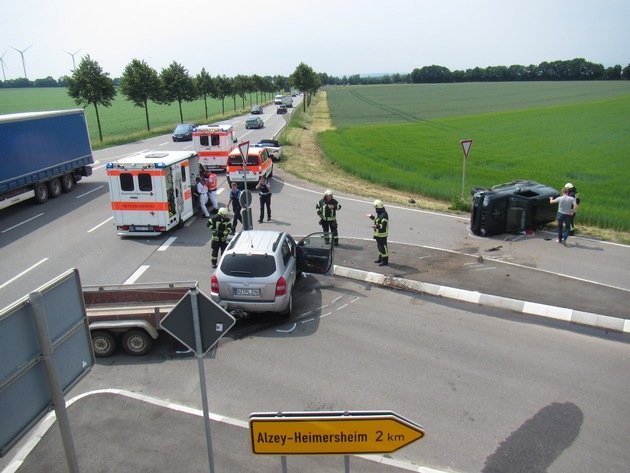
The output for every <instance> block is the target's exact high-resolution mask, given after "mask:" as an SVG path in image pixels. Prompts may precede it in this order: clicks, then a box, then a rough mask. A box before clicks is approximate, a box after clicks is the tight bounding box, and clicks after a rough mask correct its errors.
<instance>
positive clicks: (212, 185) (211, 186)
mask: <svg viewBox="0 0 630 473" xmlns="http://www.w3.org/2000/svg"><path fill="white" fill-rule="evenodd" d="M204 182H205V184H206V187H207V188H208V199H209V200H210V203H211V204H212V212H216V211H217V210H219V204H218V202H217V187H218V186H217V184H218V179H217V175H216V174H215V173H213V172H212V171H209V172H206V177H205V179H204Z"/></svg>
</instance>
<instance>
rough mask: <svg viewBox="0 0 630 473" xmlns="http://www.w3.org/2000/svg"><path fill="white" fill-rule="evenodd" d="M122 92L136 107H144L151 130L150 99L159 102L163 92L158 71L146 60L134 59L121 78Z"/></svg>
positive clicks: (148, 126) (149, 129)
mask: <svg viewBox="0 0 630 473" xmlns="http://www.w3.org/2000/svg"><path fill="white" fill-rule="evenodd" d="M120 92H121V93H122V94H123V95H124V96H125V97H127V100H129V101H131V102H133V104H134V105H135V106H136V107H141V108H144V114H145V117H146V121H147V130H148V131H151V125H150V123H149V106H148V103H149V100H152V101H154V102H159V101H160V92H161V91H160V78H159V77H158V73H157V71H156V70H155V69H153V68H152V67H150V66H149V65H148V64H147V63H146V62H144V61H141V60H138V59H134V60H132V61H131V62H130V63H129V64H127V67H125V71H124V72H123V75H122V77H121V78H120Z"/></svg>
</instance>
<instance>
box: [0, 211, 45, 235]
mask: <svg viewBox="0 0 630 473" xmlns="http://www.w3.org/2000/svg"><path fill="white" fill-rule="evenodd" d="M42 215H44V214H43V213H41V214H37V215H35V216H34V217H31V218H29V219H28V220H24V221H23V222H20V223H18V224H17V225H13V226H12V227H10V228H7V229H6V230H2V232H1V233H6V232H8V231H11V230H13V229H14V228H17V227H19V226H20V225H24V224H25V223H28V222H30V221H31V220H34V219H36V218H37V217H41V216H42Z"/></svg>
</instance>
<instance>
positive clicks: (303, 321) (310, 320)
mask: <svg viewBox="0 0 630 473" xmlns="http://www.w3.org/2000/svg"><path fill="white" fill-rule="evenodd" d="M313 320H315V318H314V317H312V318H310V319H306V320H302V323H303V324H305V323H306V322H312V321H313Z"/></svg>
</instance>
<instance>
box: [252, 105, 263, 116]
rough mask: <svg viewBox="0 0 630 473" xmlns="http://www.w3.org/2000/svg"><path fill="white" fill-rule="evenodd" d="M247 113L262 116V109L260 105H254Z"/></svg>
mask: <svg viewBox="0 0 630 473" xmlns="http://www.w3.org/2000/svg"><path fill="white" fill-rule="evenodd" d="M249 113H251V114H252V115H262V113H263V109H262V107H261V106H260V105H254V106H253V107H252V109H251V110H250V112H249Z"/></svg>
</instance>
